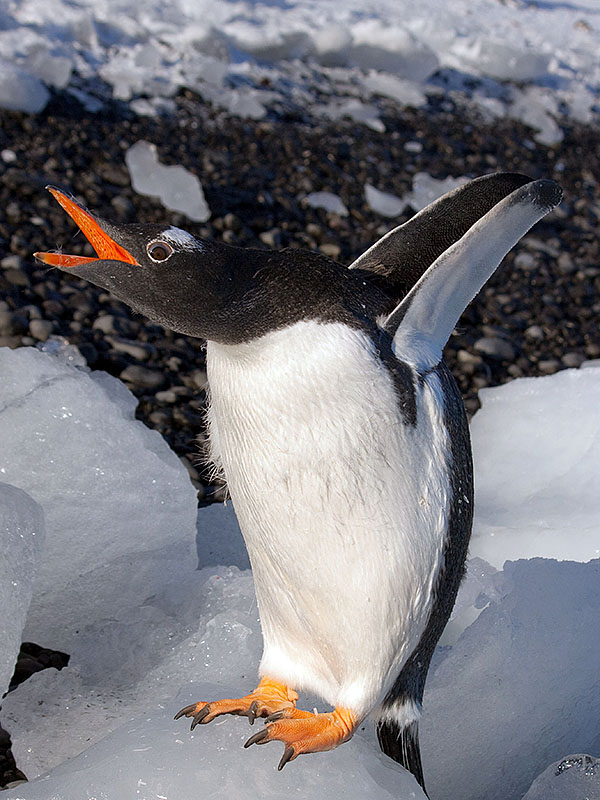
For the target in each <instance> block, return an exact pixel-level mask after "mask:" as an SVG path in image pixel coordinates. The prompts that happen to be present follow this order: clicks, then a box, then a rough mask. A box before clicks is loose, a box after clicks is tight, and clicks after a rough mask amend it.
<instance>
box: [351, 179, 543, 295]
mask: <svg viewBox="0 0 600 800" xmlns="http://www.w3.org/2000/svg"><path fill="white" fill-rule="evenodd" d="M526 183H531V178H528V177H527V176H526V175H519V174H517V173H511V172H500V173H496V174H494V175H484V176H483V177H481V178H476V179H475V180H472V181H469V183H466V184H465V185H464V186H459V187H458V188H457V189H453V190H452V191H451V192H448V193H447V194H445V195H443V196H442V197H440V198H439V199H437V200H436V201H435V202H433V203H430V205H428V206H427V207H426V208H424V209H423V210H422V211H420V212H419V213H418V214H415V216H414V217H411V219H409V220H408V222H405V223H404V224H403V225H400V226H399V227H397V228H394V229H393V230H391V231H390V232H389V233H386V235H385V236H383V237H382V238H381V239H379V241H378V242H376V243H375V244H374V245H373V246H372V247H370V248H369V249H368V250H367V251H366V252H364V253H363V254H362V255H361V256H359V258H357V259H356V261H354V262H353V263H352V264H351V265H350V269H361V270H365V271H366V272H371V273H373V274H374V275H377V276H378V277H379V278H380V280H381V281H382V283H383V287H384V288H385V290H386V291H387V292H388V294H390V295H391V296H392V297H396V298H400V297H404V295H405V294H406V293H407V292H408V291H409V289H411V288H412V287H413V286H414V285H415V283H416V282H417V281H418V280H419V278H420V277H421V275H423V273H424V272H425V270H426V269H427V268H428V267H429V266H430V265H431V264H432V263H433V262H434V261H435V260H436V258H438V257H439V256H441V254H442V253H443V252H444V251H445V250H447V249H448V248H449V247H450V246H451V245H453V244H454V243H455V242H457V241H458V240H459V239H460V238H461V237H462V236H464V234H465V233H466V232H467V231H468V230H469V228H471V227H472V226H473V225H474V224H475V223H476V222H477V220H478V219H480V218H481V217H482V216H483V215H484V214H486V213H487V212H488V211H490V210H491V209H492V208H493V207H494V206H495V205H496V204H497V203H499V202H500V201H501V200H503V199H504V198H505V197H507V196H508V195H509V194H510V193H511V192H514V191H515V189H519V188H520V187H521V186H523V185H525V184H526Z"/></svg>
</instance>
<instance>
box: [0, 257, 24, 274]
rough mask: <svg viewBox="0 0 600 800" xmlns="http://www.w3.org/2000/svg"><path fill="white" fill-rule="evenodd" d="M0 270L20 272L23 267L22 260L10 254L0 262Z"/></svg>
mask: <svg viewBox="0 0 600 800" xmlns="http://www.w3.org/2000/svg"><path fill="white" fill-rule="evenodd" d="M0 266H1V267H2V269H17V270H20V269H21V267H22V266H23V259H22V258H21V256H17V255H15V254H14V253H10V254H9V255H7V256H4V258H3V259H2V260H1V261H0Z"/></svg>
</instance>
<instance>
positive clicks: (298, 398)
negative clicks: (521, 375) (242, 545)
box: [207, 322, 448, 690]
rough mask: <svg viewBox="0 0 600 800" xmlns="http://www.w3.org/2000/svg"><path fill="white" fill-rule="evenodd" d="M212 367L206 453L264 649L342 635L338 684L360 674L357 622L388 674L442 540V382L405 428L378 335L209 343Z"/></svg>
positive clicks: (420, 618)
mask: <svg viewBox="0 0 600 800" xmlns="http://www.w3.org/2000/svg"><path fill="white" fill-rule="evenodd" d="M207 367H208V377H209V383H210V389H211V410H210V427H211V444H212V448H213V452H214V456H215V458H216V459H217V460H220V462H221V464H222V467H223V471H224V473H225V476H226V479H227V482H228V485H229V490H230V493H231V497H232V500H233V503H234V506H235V509H236V513H237V515H238V518H239V521H240V526H241V528H242V532H243V534H244V538H245V540H246V544H247V547H248V551H249V555H250V559H251V561H252V566H253V570H254V576H255V582H256V590H257V597H258V601H259V608H260V613H261V620H262V623H263V632H264V635H265V643H266V646H267V649H268V647H269V642H270V640H273V642H275V640H276V641H277V645H276V646H277V648H278V649H279V650H281V649H282V648H283V649H285V642H286V641H288V642H289V648H293V647H297V646H298V643H299V642H300V641H301V640H302V641H303V645H304V644H305V643H306V638H307V631H310V636H311V639H312V640H313V641H314V640H315V639H318V640H320V641H321V642H322V643H323V642H325V641H327V640H329V639H330V638H331V637H332V636H335V637H336V638H337V640H338V643H339V647H337V650H336V648H333V649H332V648H331V646H329V645H327V647H326V648H325V649H326V651H327V652H325V656H324V658H325V661H326V662H327V664H326V665H322V666H321V667H320V669H321V672H323V673H325V672H326V671H329V672H330V673H331V675H332V676H333V677H332V678H331V680H332V681H334V682H338V683H343V675H344V674H345V673H346V672H348V670H349V669H350V671H351V672H352V670H353V669H354V672H352V674H355V673H356V668H357V665H356V664H354V667H352V663H353V662H356V654H355V653H353V652H352V651H356V638H355V637H356V632H357V631H356V628H355V624H356V619H357V615H359V616H360V619H361V624H360V628H361V631H360V633H361V637H362V640H363V648H366V649H367V650H369V649H370V650H373V651H376V652H377V653H378V654H380V657H381V663H382V666H381V669H382V670H383V671H384V672H385V671H386V670H389V669H390V667H391V665H392V664H393V663H396V662H397V661H398V659H399V658H401V654H400V651H401V652H402V653H405V651H407V650H408V652H406V653H405V655H407V654H408V653H409V652H410V650H409V648H411V646H413V647H414V645H415V644H416V641H417V640H418V636H420V633H421V631H422V627H423V625H424V621H425V617H426V613H427V609H428V602H429V596H430V594H431V592H430V589H431V585H432V582H433V580H434V577H435V575H436V574H437V569H438V566H439V559H440V555H441V548H442V545H443V538H444V533H445V524H446V514H447V504H448V481H447V473H446V459H447V434H446V432H445V430H444V429H443V425H442V422H441V413H442V408H441V407H440V397H439V396H438V395H437V394H436V388H437V387H436V386H435V385H433V386H430V385H429V384H428V383H427V382H425V384H424V386H421V387H419V388H418V390H417V391H418V395H419V396H418V412H419V420H418V424H417V426H416V427H412V426H407V425H405V424H404V423H403V421H402V419H401V416H400V415H399V413H398V407H397V402H396V396H395V393H394V388H393V383H392V380H391V377H390V375H389V373H388V371H387V369H386V368H385V366H384V365H383V364H381V363H380V362H378V361H377V359H376V358H375V357H374V352H373V347H372V344H371V342H370V340H369V339H368V337H366V336H365V335H364V334H362V333H361V332H360V331H353V330H350V329H348V328H347V327H346V326H343V325H339V324H318V323H315V322H302V323H297V324H295V325H293V326H291V327H290V328H288V329H285V330H281V331H277V332H275V333H272V334H269V335H268V336H265V337H263V338H262V339H260V340H257V341H255V342H251V343H249V344H244V345H238V346H235V347H233V346H223V345H217V344H215V343H209V346H208V351H207ZM435 381H437V378H436V379H435ZM435 381H434V383H435ZM353 605H354V606H355V608H354V609H353V607H352V606H353ZM336 609H337V611H336ZM340 609H344V610H343V612H342V611H340ZM349 619H350V620H352V625H351V626H348V625H347V624H346V623H347V621H348V620H349ZM363 628H364V630H363ZM369 638H371V639H372V640H373V641H372V642H371V643H370V647H369V643H368V642H367V641H365V639H367V640H368V639H369ZM282 642H284V644H283V645H282ZM273 647H275V645H273ZM334 650H335V652H334ZM318 658H321V659H322V658H323V646H322V645H321V646H320V653H319V656H318ZM318 658H317V656H316V655H315V659H316V660H318ZM372 658H373V653H371V661H372ZM313 688H315V687H314V686H313ZM316 688H317V690H319V689H318V687H316Z"/></svg>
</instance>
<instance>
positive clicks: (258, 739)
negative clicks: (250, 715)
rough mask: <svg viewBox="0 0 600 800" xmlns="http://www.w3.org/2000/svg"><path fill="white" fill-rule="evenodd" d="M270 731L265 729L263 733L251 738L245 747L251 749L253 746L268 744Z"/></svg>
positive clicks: (260, 732)
mask: <svg viewBox="0 0 600 800" xmlns="http://www.w3.org/2000/svg"><path fill="white" fill-rule="evenodd" d="M268 735H269V729H268V728H263V729H262V731H259V732H258V733H255V734H254V735H253V736H251V737H250V738H249V739H248V741H247V742H246V744H245V745H244V747H250V745H251V744H266V743H267V742H268V738H267V737H268Z"/></svg>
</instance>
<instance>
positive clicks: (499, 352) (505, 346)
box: [474, 336, 516, 361]
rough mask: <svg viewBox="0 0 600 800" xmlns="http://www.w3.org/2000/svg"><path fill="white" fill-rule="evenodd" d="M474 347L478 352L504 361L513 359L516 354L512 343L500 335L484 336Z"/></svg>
mask: <svg viewBox="0 0 600 800" xmlns="http://www.w3.org/2000/svg"><path fill="white" fill-rule="evenodd" d="M474 347H475V350H477V352H478V353H483V354H484V355H486V356H489V357H490V358H497V359H500V360H503V361H512V360H513V359H514V357H515V355H516V353H515V348H514V347H513V346H512V344H511V343H510V342H507V341H506V339H500V337H499V336H483V337H482V338H481V339H478V340H477V341H476V342H475V344H474Z"/></svg>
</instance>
